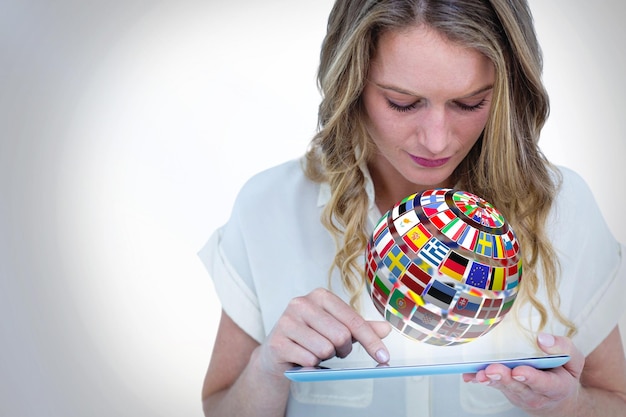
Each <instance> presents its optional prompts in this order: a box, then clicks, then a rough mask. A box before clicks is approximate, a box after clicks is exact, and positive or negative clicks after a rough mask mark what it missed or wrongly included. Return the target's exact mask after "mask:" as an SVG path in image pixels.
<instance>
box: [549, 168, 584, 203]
mask: <svg viewBox="0 0 626 417" xmlns="http://www.w3.org/2000/svg"><path fill="white" fill-rule="evenodd" d="M556 170H557V174H558V175H559V177H560V187H559V194H560V195H566V196H571V197H577V196H579V195H580V194H581V193H582V194H589V195H590V194H591V189H590V188H589V185H587V182H586V181H585V180H584V179H583V177H582V176H581V175H580V174H579V173H578V172H576V171H574V170H573V169H571V168H568V167H565V166H560V165H559V166H557V167H556Z"/></svg>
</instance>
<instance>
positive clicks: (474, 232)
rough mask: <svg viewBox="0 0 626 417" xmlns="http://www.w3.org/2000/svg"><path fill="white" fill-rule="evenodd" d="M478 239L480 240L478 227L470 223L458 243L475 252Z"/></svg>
mask: <svg viewBox="0 0 626 417" xmlns="http://www.w3.org/2000/svg"><path fill="white" fill-rule="evenodd" d="M477 240H478V229H476V228H474V227H472V226H469V225H468V226H467V227H466V228H465V231H464V232H463V233H462V234H461V237H460V238H459V239H458V240H457V242H456V243H458V244H459V245H461V247H463V248H465V249H467V250H469V251H472V252H473V251H474V249H475V248H476V241H477Z"/></svg>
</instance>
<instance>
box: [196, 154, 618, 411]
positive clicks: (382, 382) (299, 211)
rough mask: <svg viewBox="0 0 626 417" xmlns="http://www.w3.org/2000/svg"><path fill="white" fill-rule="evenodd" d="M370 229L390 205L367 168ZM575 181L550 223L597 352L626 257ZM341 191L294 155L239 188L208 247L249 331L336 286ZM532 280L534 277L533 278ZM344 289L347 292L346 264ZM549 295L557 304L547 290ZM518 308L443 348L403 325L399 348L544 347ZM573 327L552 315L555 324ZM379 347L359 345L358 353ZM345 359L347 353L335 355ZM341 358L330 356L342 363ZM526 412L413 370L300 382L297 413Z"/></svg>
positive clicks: (238, 319)
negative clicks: (331, 223) (335, 214)
mask: <svg viewBox="0 0 626 417" xmlns="http://www.w3.org/2000/svg"><path fill="white" fill-rule="evenodd" d="M363 171H364V173H365V174H366V191H367V193H368V196H369V200H370V207H369V220H370V224H369V226H370V230H373V227H374V225H375V224H376V223H377V221H378V219H379V218H380V216H381V213H380V212H379V210H378V209H377V207H376V205H375V204H374V187H373V184H372V182H371V179H370V177H369V174H368V173H367V170H366V169H363ZM561 172H562V174H563V185H562V187H561V189H560V191H559V194H558V196H557V198H556V200H555V202H556V204H555V205H554V207H553V208H552V210H551V213H550V216H549V220H548V233H549V236H551V237H552V242H553V245H554V248H555V250H556V253H557V255H558V256H559V261H560V266H561V279H560V284H559V293H560V296H561V310H562V312H563V313H564V314H565V315H566V316H567V317H568V318H569V319H570V320H572V321H573V322H574V323H575V324H576V325H577V326H578V333H577V334H576V335H575V336H574V338H573V340H574V343H575V344H576V346H577V347H578V348H579V349H580V350H581V351H582V352H583V353H584V354H585V355H588V354H589V353H591V352H592V351H593V350H594V349H595V347H596V346H597V345H598V344H599V343H600V342H601V341H602V340H604V338H606V336H607V335H608V334H609V332H610V331H611V330H612V329H613V328H614V327H615V326H616V325H617V323H618V321H619V318H620V317H621V316H622V313H623V312H624V307H625V304H626V303H624V302H623V300H622V299H623V295H624V294H625V290H626V266H625V262H623V260H622V247H621V246H620V244H619V243H617V242H616V241H615V239H614V238H613V236H612V234H611V232H610V230H609V229H608V227H607V225H606V223H605V222H604V220H603V218H602V215H601V213H600V211H599V209H598V207H597V205H596V203H595V201H594V198H593V195H592V193H591V191H590V190H589V188H588V187H587V185H586V184H585V183H584V181H583V180H582V179H581V178H580V177H579V176H578V175H577V174H575V173H574V172H572V171H570V170H568V169H565V168H561ZM329 197H330V189H329V187H328V185H327V184H317V183H314V182H311V181H310V180H308V179H307V178H306V177H305V175H304V173H303V172H302V168H301V161H299V160H294V161H290V162H287V163H284V164H282V165H279V166H277V167H274V168H271V169H269V170H267V171H264V172H261V173H259V174H257V175H256V176H254V177H253V178H252V179H250V180H249V181H248V182H247V183H246V184H245V185H244V187H243V188H242V190H241V192H240V193H239V195H238V197H237V199H236V201H235V205H234V208H233V211H232V215H231V218H230V219H229V221H228V222H227V223H226V224H225V225H224V226H222V227H221V228H219V229H218V230H216V231H215V233H214V234H213V235H212V236H211V238H210V239H209V241H208V242H207V244H206V245H205V246H204V248H202V250H201V251H200V253H199V256H200V257H201V259H202V260H203V262H204V263H205V265H206V267H207V269H208V271H209V274H210V275H211V277H212V279H213V282H214V285H215V289H216V292H217V294H218V296H219V298H220V301H221V303H222V308H223V310H224V311H225V312H226V314H228V315H229V316H230V317H231V318H232V319H233V320H234V321H235V323H237V324H238V325H239V326H240V327H241V328H242V329H243V330H244V331H245V332H246V333H248V334H249V335H250V336H252V337H253V338H254V339H255V340H257V341H258V342H259V343H262V342H263V341H264V340H265V338H266V337H267V335H268V334H269V333H270V331H271V329H272V327H273V326H274V323H275V322H276V321H277V319H278V318H279V317H280V315H281V314H282V312H283V311H284V310H285V308H286V306H287V303H288V302H289V301H290V300H291V299H292V298H294V297H297V296H301V295H305V294H307V293H309V292H310V291H312V290H313V289H315V288H318V287H327V286H328V271H329V269H330V266H331V263H332V260H333V257H334V252H335V245H334V242H333V240H332V238H331V236H330V234H329V232H328V231H327V230H326V229H325V228H324V226H323V225H322V224H321V222H320V216H321V213H322V209H323V207H324V205H325V204H326V203H327V202H328V199H329ZM521 285H523V278H522V284H521ZM332 290H333V291H334V292H335V293H337V294H338V295H339V296H340V297H342V298H343V299H344V300H346V301H347V300H348V296H347V294H346V293H345V292H344V289H343V287H342V285H341V282H340V280H339V277H338V274H337V273H336V272H335V273H334V274H333V276H332ZM539 296H540V299H541V301H542V302H543V303H544V304H545V305H547V297H546V294H545V292H544V291H543V289H542V290H540V294H539ZM361 305H362V311H361V313H362V315H363V316H364V317H365V318H366V319H370V320H381V319H382V318H381V316H380V314H379V313H378V311H377V310H376V309H375V308H374V306H373V304H372V302H371V300H370V299H369V296H368V295H367V294H365V293H364V294H363V295H362V299H361ZM519 317H520V322H522V323H524V324H527V325H530V326H531V327H536V325H537V322H538V317H537V315H536V314H534V313H533V311H532V310H531V309H530V308H529V307H528V306H525V307H524V308H522V310H521V311H520V314H519ZM517 322H518V321H517V320H516V319H515V318H514V317H513V314H509V315H508V316H507V317H506V318H505V319H504V320H503V321H502V322H501V323H500V324H499V325H498V326H497V327H496V328H495V329H494V330H492V331H491V332H489V333H488V334H486V335H484V336H482V337H481V338H479V339H477V340H475V341H472V342H470V343H467V344H464V345H458V346H450V347H439V346H432V345H428V344H424V343H419V342H415V341H413V340H410V339H407V338H406V337H404V336H402V335H400V334H399V332H395V331H394V332H392V333H391V335H390V336H388V337H387V338H386V339H385V343H386V345H387V347H388V348H389V350H390V353H391V357H392V358H405V357H419V358H421V359H424V358H432V359H433V360H435V359H436V358H439V357H457V358H459V359H461V358H463V357H469V356H472V355H474V354H476V352H480V353H484V352H489V351H498V352H502V351H506V352H516V353H524V354H533V353H537V352H538V348H537V347H536V345H535V344H534V341H533V339H532V338H529V337H528V336H526V335H525V333H524V332H523V331H521V328H520V327H519V325H518V324H517ZM546 330H547V331H549V332H552V333H554V334H558V335H562V334H564V333H565V328H564V326H563V325H561V324H560V323H559V322H558V321H557V320H555V319H551V320H550V321H549V323H548V327H547V329H546ZM364 357H367V354H366V353H365V351H364V350H363V349H362V348H360V346H359V345H358V344H355V346H354V350H353V352H352V354H351V355H350V357H349V358H350V359H358V358H364ZM331 361H333V362H340V361H341V359H332V360H331ZM331 361H329V362H331ZM383 414H384V415H390V416H391V415H393V416H418V415H419V416H450V415H459V414H463V415H470V416H471V415H486V414H488V415H491V416H499V415H501V416H505V415H506V416H518V415H519V416H524V415H526V414H525V413H524V412H522V411H521V410H519V409H514V407H513V406H512V405H511V404H510V403H509V402H508V400H507V399H506V398H505V397H504V395H502V394H501V393H500V392H499V391H497V390H495V389H493V388H490V387H487V386H482V385H480V384H466V383H463V382H462V380H461V376H460V375H444V376H434V377H407V378H390V379H378V380H355V381H336V382H318V383H292V384H291V394H290V399H289V403H288V407H287V414H286V415H288V416H318V415H319V416H324V417H332V416H342V417H346V416H351V415H359V416H363V415H383Z"/></svg>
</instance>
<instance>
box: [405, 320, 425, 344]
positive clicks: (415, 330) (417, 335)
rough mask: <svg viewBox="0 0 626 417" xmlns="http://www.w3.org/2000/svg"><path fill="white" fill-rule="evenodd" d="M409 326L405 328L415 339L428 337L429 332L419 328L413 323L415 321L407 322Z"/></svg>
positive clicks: (407, 333)
mask: <svg viewBox="0 0 626 417" xmlns="http://www.w3.org/2000/svg"><path fill="white" fill-rule="evenodd" d="M406 324H407V326H406V327H405V328H404V331H405V333H406V335H407V336H409V337H411V338H413V339H415V340H420V341H421V340H424V339H426V338H427V337H428V335H429V334H428V333H425V332H424V331H422V330H419V329H418V328H416V327H415V326H414V325H413V322H407V323H406Z"/></svg>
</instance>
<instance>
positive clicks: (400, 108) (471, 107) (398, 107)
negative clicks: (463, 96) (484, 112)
mask: <svg viewBox="0 0 626 417" xmlns="http://www.w3.org/2000/svg"><path fill="white" fill-rule="evenodd" d="M453 103H454V105H455V106H456V107H458V108H459V109H460V110H463V111H476V110H480V109H482V108H483V107H484V106H485V104H487V100H486V99H483V100H481V101H480V102H478V103H477V104H465V103H462V102H460V101H455V102H453ZM421 104H422V100H418V101H415V102H413V103H411V104H406V105H403V104H398V103H395V102H393V101H391V100H387V105H388V106H389V108H391V109H392V110H394V111H397V112H399V113H406V112H408V111H411V110H415V109H416V108H418V107H419V106H420V105H421Z"/></svg>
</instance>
